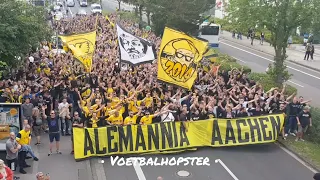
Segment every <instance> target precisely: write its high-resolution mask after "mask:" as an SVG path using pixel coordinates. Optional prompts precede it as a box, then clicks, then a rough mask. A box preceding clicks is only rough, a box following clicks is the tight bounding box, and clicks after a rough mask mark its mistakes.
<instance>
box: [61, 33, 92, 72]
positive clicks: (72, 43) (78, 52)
mask: <svg viewBox="0 0 320 180" xmlns="http://www.w3.org/2000/svg"><path fill="white" fill-rule="evenodd" d="M59 37H60V38H61V40H62V42H63V43H64V44H66V45H67V46H68V48H69V49H70V50H71V51H72V53H73V55H74V57H75V58H77V59H78V60H79V61H80V62H81V63H82V64H83V65H84V67H85V70H86V71H87V72H90V71H91V69H92V57H93V53H94V50H95V46H96V45H95V44H96V31H93V32H88V33H82V34H74V35H67V36H59Z"/></svg>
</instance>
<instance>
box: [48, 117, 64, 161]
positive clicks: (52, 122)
mask: <svg viewBox="0 0 320 180" xmlns="http://www.w3.org/2000/svg"><path fill="white" fill-rule="evenodd" d="M46 118H47V123H48V127H49V140H50V152H49V153H48V156H50V155H51V154H52V148H53V141H54V140H55V141H56V149H57V154H61V152H60V149H59V148H60V143H59V142H60V131H59V117H58V116H57V115H56V114H55V112H54V111H50V116H49V117H46Z"/></svg>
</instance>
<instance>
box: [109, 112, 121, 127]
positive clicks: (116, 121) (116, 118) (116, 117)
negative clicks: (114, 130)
mask: <svg viewBox="0 0 320 180" xmlns="http://www.w3.org/2000/svg"><path fill="white" fill-rule="evenodd" d="M108 121H109V122H110V124H112V125H117V126H120V125H122V124H123V117H122V114H120V113H119V111H115V112H114V114H113V115H111V116H110V117H109V118H108Z"/></svg>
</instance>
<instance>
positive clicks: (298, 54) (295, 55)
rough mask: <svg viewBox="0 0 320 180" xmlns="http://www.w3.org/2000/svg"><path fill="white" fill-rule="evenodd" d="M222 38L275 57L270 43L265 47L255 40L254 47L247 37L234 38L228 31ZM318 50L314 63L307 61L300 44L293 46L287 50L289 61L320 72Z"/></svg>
mask: <svg viewBox="0 0 320 180" xmlns="http://www.w3.org/2000/svg"><path fill="white" fill-rule="evenodd" d="M220 38H221V39H222V40H225V42H227V41H231V42H234V43H237V44H239V45H242V46H246V47H248V48H252V49H255V50H258V51H261V52H264V53H267V54H270V55H273V56H274V55H275V52H274V48H273V47H272V46H270V44H269V43H268V42H264V43H263V45H260V41H259V40H257V39H255V40H254V41H253V46H252V45H251V44H250V43H251V41H250V39H247V37H245V36H243V37H242V40H239V39H235V38H232V34H231V33H230V32H227V31H223V34H221V36H220ZM317 48H319V49H320V47H315V54H314V55H313V61H305V60H303V59H304V55H305V51H304V47H303V46H301V45H298V44H293V45H291V47H290V48H287V56H288V57H287V61H289V62H292V63H295V64H298V65H301V66H304V67H308V68H310V69H313V70H316V71H319V72H320V52H319V51H317Z"/></svg>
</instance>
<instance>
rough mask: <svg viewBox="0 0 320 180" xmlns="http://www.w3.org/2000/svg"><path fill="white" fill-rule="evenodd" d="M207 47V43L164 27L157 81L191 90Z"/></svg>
mask: <svg viewBox="0 0 320 180" xmlns="http://www.w3.org/2000/svg"><path fill="white" fill-rule="evenodd" d="M207 45H208V42H205V41H201V40H199V39H196V38H194V37H190V36H188V35H186V34H184V33H183V32H179V31H176V30H173V29H170V28H167V27H166V28H165V30H164V33H163V36H162V41H161V46H160V53H159V57H158V79H159V80H160V81H164V82H167V83H171V84H175V85H177V86H181V87H183V88H187V89H191V87H192V85H193V83H194V81H195V79H196V78H197V64H198V62H199V61H200V60H201V59H202V55H203V53H205V51H206V49H207Z"/></svg>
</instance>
